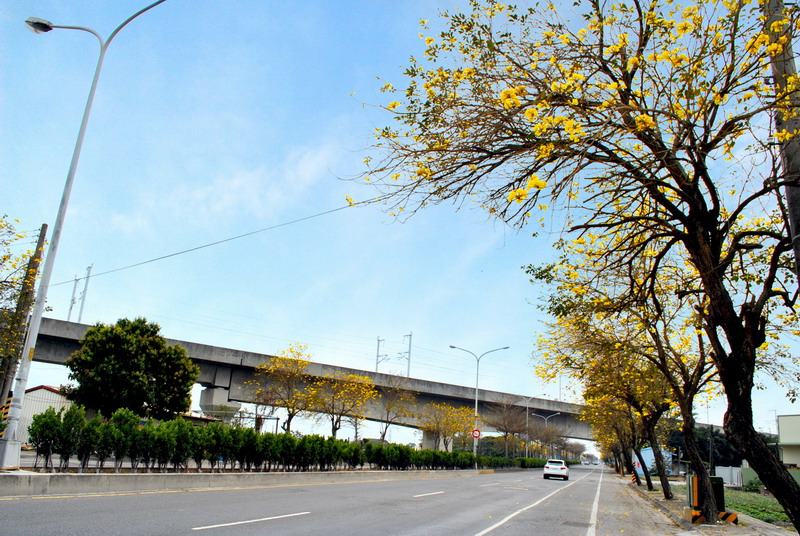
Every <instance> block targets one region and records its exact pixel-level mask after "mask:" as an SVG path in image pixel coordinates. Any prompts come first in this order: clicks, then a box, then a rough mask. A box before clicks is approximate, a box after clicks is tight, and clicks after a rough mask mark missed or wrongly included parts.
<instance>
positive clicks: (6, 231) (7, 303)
mask: <svg viewBox="0 0 800 536" xmlns="http://www.w3.org/2000/svg"><path fill="white" fill-rule="evenodd" d="M15 223H17V222H15V221H12V220H10V219H9V218H8V217H7V216H5V215H4V216H2V217H0V404H5V402H6V398H7V397H8V393H9V391H10V389H11V383H12V381H13V379H14V374H15V373H16V367H17V363H18V362H19V357H20V353H21V352H22V344H23V337H24V332H25V319H26V318H27V316H28V308H29V306H30V305H31V304H32V297H33V292H32V289H33V283H34V281H33V279H35V273H36V270H35V269H34V270H33V271H32V272H30V273H29V272H28V271H26V265H27V264H28V259H30V258H31V256H32V255H33V254H34V252H33V251H32V249H31V248H26V247H25V246H24V245H23V241H24V240H25V239H26V235H25V233H21V232H18V231H17V230H16V228H15ZM34 268H36V267H34ZM26 287H27V288H30V289H31V291H30V292H29V293H27V300H25V298H24V296H25V294H24V293H23V289H24V288H26ZM21 297H22V298H23V300H25V301H26V303H23V302H22V300H21V299H20V298H21Z"/></svg>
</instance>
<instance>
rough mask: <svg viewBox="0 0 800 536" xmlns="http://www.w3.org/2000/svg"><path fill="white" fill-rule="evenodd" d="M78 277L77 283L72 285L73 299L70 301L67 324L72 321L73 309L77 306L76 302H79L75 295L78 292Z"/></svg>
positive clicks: (76, 278)
mask: <svg viewBox="0 0 800 536" xmlns="http://www.w3.org/2000/svg"><path fill="white" fill-rule="evenodd" d="M78 281H80V279H78V276H77V275H76V276H75V281H74V282H73V283H72V298H70V299H69V310H67V322H69V321H70V320H72V307H73V306H74V305H75V302H76V301H78V300H76V299H75V293H76V292H77V291H78Z"/></svg>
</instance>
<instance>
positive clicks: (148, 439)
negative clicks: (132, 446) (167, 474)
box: [137, 419, 156, 473]
mask: <svg viewBox="0 0 800 536" xmlns="http://www.w3.org/2000/svg"><path fill="white" fill-rule="evenodd" d="M138 443H139V446H138V449H137V450H138V452H139V459H140V460H141V462H142V464H143V465H144V468H145V470H146V471H147V472H148V473H150V472H152V471H153V465H154V464H155V460H156V425H155V423H154V422H153V419H148V420H147V422H146V423H145V424H144V426H142V428H141V429H140V430H139V433H138Z"/></svg>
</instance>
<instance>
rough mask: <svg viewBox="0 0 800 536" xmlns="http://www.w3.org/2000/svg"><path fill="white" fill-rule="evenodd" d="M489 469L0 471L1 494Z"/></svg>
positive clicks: (373, 478) (268, 483)
mask: <svg viewBox="0 0 800 536" xmlns="http://www.w3.org/2000/svg"><path fill="white" fill-rule="evenodd" d="M487 472H489V473H491V472H493V471H491V470H490V471H475V470H463V471H329V472H322V471H320V472H308V473H199V474H198V473H135V474H132V473H105V474H93V473H33V472H28V471H14V472H10V473H0V497H31V496H52V495H87V494H106V493H136V492H148V491H171V490H203V489H222V488H259V487H272V486H276V487H277V486H289V485H293V486H296V485H304V484H345V483H355V482H378V481H388V480H421V479H439V478H456V477H465V476H475V475H477V474H485V473H487Z"/></svg>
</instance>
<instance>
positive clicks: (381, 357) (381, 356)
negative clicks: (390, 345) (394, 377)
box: [375, 335, 389, 372]
mask: <svg viewBox="0 0 800 536" xmlns="http://www.w3.org/2000/svg"><path fill="white" fill-rule="evenodd" d="M382 342H386V340H385V339H381V337H380V335H379V336H378V351H377V352H376V353H375V372H378V363H380V362H381V361H386V359H388V357H389V356H388V355H386V354H381V343H382Z"/></svg>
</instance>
